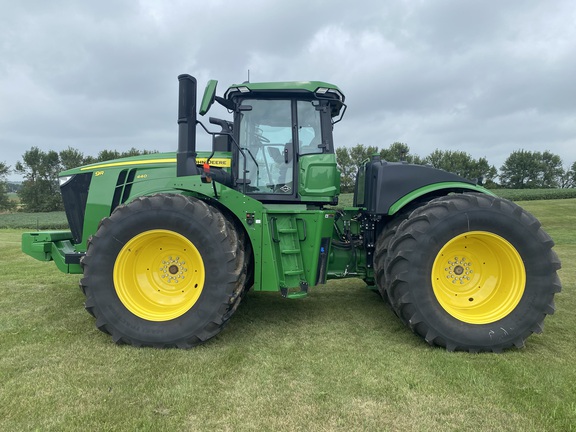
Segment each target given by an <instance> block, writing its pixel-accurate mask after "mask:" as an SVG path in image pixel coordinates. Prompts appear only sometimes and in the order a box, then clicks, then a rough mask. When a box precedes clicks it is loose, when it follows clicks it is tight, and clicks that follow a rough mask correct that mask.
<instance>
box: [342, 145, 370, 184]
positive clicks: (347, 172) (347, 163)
mask: <svg viewBox="0 0 576 432" xmlns="http://www.w3.org/2000/svg"><path fill="white" fill-rule="evenodd" d="M375 154H378V147H374V146H368V147H365V146H364V145H363V144H356V145H355V146H354V147H351V148H347V147H339V148H337V149H336V161H337V163H338V167H339V168H340V190H341V191H342V192H353V191H354V185H355V182H356V174H357V173H358V168H359V167H360V165H362V162H364V161H365V160H366V159H369V158H370V156H372V155H375Z"/></svg>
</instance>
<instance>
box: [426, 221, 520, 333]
mask: <svg viewBox="0 0 576 432" xmlns="http://www.w3.org/2000/svg"><path fill="white" fill-rule="evenodd" d="M525 285H526V270H525V268H524V263H523V262H522V258H521V257H520V254H519V253H518V251H517V250H516V248H514V246H512V245H511V244H510V243H509V242H508V241H507V240H506V239H504V238H502V237H500V236H498V235H496V234H493V233H489V232H485V231H471V232H468V233H465V234H460V235H458V236H456V237H454V238H453V239H452V240H450V241H449V242H448V243H446V244H445V245H444V247H443V248H442V249H441V250H440V252H439V253H438V255H437V256H436V259H435V260H434V264H433V266H432V288H433V290H434V295H435V296H436V299H437V300H438V302H439V303H440V305H441V306H442V307H443V308H444V310H445V311H446V312H448V313H449V314H450V315H452V316H453V317H454V318H456V319H458V320H460V321H464V322H466V323H470V324H487V323H491V322H494V321H498V320H499V319H502V318H504V317H506V316H507V315H508V314H509V313H510V312H512V311H513V310H514V308H515V307H516V306H517V305H518V303H519V302H520V299H521V298H522V295H523V294H524V288H525Z"/></svg>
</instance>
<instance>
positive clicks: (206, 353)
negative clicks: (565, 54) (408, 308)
mask: <svg viewBox="0 0 576 432" xmlns="http://www.w3.org/2000/svg"><path fill="white" fill-rule="evenodd" d="M521 204H522V205H523V206H524V207H525V208H527V209H528V210H529V211H531V212H532V213H534V214H535V215H536V216H537V217H539V218H540V220H541V221H542V223H543V225H544V228H545V229H546V230H547V231H548V232H549V234H550V235H551V236H552V237H553V238H554V239H555V241H556V244H557V246H556V251H557V253H558V254H559V256H560V258H561V259H562V262H563V265H564V267H563V269H562V270H561V271H560V277H561V279H562V282H563V287H564V290H563V292H562V293H561V294H559V295H558V296H557V301H556V304H557V313H556V314H554V315H553V316H550V317H548V318H547V319H546V329H545V331H544V333H543V334H541V335H534V336H532V337H531V338H529V339H528V341H527V346H526V348H524V349H522V350H510V351H507V352H505V353H503V354H500V355H497V354H477V355H472V354H465V353H447V352H446V351H444V350H442V349H437V348H431V347H429V346H428V345H427V344H426V343H425V342H423V341H422V340H421V339H420V338H418V337H416V336H414V335H413V334H412V333H411V332H410V331H409V330H408V329H406V328H405V327H404V326H403V325H402V324H401V323H400V321H399V320H398V319H397V318H396V317H395V316H394V314H393V313H392V312H391V311H390V310H388V309H387V308H386V307H385V305H384V304H383V302H382V301H381V300H380V298H379V296H378V295H376V294H375V293H374V292H372V291H369V290H367V289H366V287H365V286H364V284H363V283H362V282H361V281H355V280H344V281H337V282H330V283H329V284H327V285H326V286H323V287H319V288H314V289H313V290H312V293H311V294H310V295H309V296H308V298H306V299H302V300H285V299H282V298H281V297H280V295H279V294H275V293H266V294H264V293H250V294H249V295H248V297H247V299H246V301H245V302H244V303H243V304H242V305H241V306H240V308H239V310H238V311H237V312H236V314H235V316H234V317H233V318H232V320H231V322H230V325H229V326H228V327H227V328H226V329H225V330H224V331H223V332H222V333H221V334H220V335H219V336H218V337H216V338H215V339H214V340H213V341H211V342H209V343H208V344H206V345H204V346H201V347H198V348H195V349H193V350H189V351H179V350H155V349H135V348H132V347H126V346H116V345H114V344H113V343H112V341H111V340H110V338H109V336H107V335H105V334H103V333H101V332H99V331H98V330H97V329H96V328H95V326H94V320H93V318H92V317H90V316H89V315H88V314H87V313H86V312H85V311H84V309H83V307H82V305H83V295H82V293H81V292H80V290H79V289H78V288H77V284H78V279H79V277H78V276H73V275H64V274H61V273H60V272H59V271H58V270H57V269H56V267H55V266H54V265H53V264H52V263H40V262H37V261H34V260H33V259H31V258H29V257H27V256H25V255H23V254H22V253H21V252H20V243H19V242H20V235H21V232H22V230H15V229H2V230H0V338H1V339H0V347H1V353H2V355H1V357H0V430H2V431H25V430H41V431H63V430H79V429H82V430H103V431H115V430H142V431H180V430H182V431H189V430H193V431H214V430H224V431H227V430H228V431H253V430H258V431H280V430H281V431H333V430H337V431H350V430H366V431H387V430H389V431H432V430H433V431H462V430H474V431H518V430H522V431H523V432H527V431H576V391H575V387H576V385H575V383H576V367H575V366H576V342H575V340H574V333H575V329H576V296H575V291H576V269H575V266H574V265H573V263H574V262H575V261H576V230H575V229H574V226H575V225H576V199H567V200H557V201H531V202H526V203H521Z"/></svg>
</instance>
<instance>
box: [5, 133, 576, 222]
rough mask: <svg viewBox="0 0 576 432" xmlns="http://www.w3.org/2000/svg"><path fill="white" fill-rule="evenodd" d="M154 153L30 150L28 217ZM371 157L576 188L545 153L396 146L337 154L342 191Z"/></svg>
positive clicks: (573, 176)
mask: <svg viewBox="0 0 576 432" xmlns="http://www.w3.org/2000/svg"><path fill="white" fill-rule="evenodd" d="M150 153H155V151H149V150H137V149H135V148H131V149H130V150H128V151H127V152H118V151H117V150H103V151H101V152H99V153H98V155H97V156H85V155H84V154H83V153H82V152H81V151H79V150H77V149H74V148H71V147H69V148H67V149H66V150H62V151H60V152H56V151H53V150H50V151H47V152H44V151H42V150H40V149H39V148H38V147H32V148H31V149H30V150H28V151H26V152H25V153H24V155H23V156H22V161H18V162H17V163H16V166H15V167H14V170H13V171H15V172H16V173H19V174H21V175H22V176H23V178H24V181H23V182H22V184H21V185H20V188H19V189H18V192H17V193H18V196H19V198H20V202H21V203H22V204H23V205H24V206H25V208H26V211H29V212H45V211H57V210H62V209H63V207H62V199H61V197H60V189H59V184H58V174H59V173H60V172H61V171H64V170H67V169H71V168H76V167H78V166H82V165H87V164H90V163H96V162H103V161H107V160H111V159H117V158H122V157H128V156H137V155H142V154H150ZM373 155H379V156H380V157H381V158H382V159H383V160H386V161H389V162H400V161H405V162H408V163H414V164H420V165H430V166H432V167H434V168H439V169H443V170H445V171H449V172H452V173H455V174H458V175H460V176H461V177H464V178H467V179H471V180H476V179H481V182H482V183H483V184H484V185H485V186H487V187H489V188H509V189H553V188H573V187H576V162H574V163H573V164H572V165H571V167H570V168H567V169H565V168H564V165H563V162H562V159H561V158H560V156H558V155H555V154H553V153H551V152H550V151H548V150H546V151H543V152H539V151H537V152H531V151H526V150H517V151H514V152H512V153H511V154H510V156H508V158H507V159H506V160H505V162H504V164H503V165H502V166H501V167H500V171H498V170H497V169H496V167H495V166H494V165H490V164H489V163H488V161H487V160H486V158H479V159H474V158H473V157H472V156H470V155H469V154H468V153H466V152H462V151H451V150H438V149H436V150H434V151H433V152H432V153H430V154H429V155H428V156H426V157H420V156H418V155H413V154H411V153H410V148H409V147H408V145H407V144H404V143H400V142H395V143H393V144H391V145H390V146H389V147H388V148H384V149H379V148H378V147H375V146H364V145H363V144H357V145H356V146H354V147H350V148H348V147H340V148H337V149H336V158H337V162H338V167H339V168H340V172H341V175H340V186H341V190H342V192H353V191H354V184H355V181H356V173H357V172H358V167H359V166H360V165H361V164H362V162H363V161H365V160H366V159H369V158H370V157H371V156H373ZM11 171H12V170H11V169H10V166H8V165H6V163H4V162H0V210H14V208H15V205H14V202H13V201H12V200H10V199H9V196H8V192H10V191H11V190H13V189H9V186H13V185H9V184H8V182H7V181H6V177H7V176H8V174H10V172H11Z"/></svg>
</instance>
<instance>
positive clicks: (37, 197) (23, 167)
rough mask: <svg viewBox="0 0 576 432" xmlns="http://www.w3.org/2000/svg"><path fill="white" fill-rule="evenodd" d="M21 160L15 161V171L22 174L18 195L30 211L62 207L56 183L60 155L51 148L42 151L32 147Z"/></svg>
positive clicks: (52, 209) (59, 208)
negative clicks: (22, 180)
mask: <svg viewBox="0 0 576 432" xmlns="http://www.w3.org/2000/svg"><path fill="white" fill-rule="evenodd" d="M22 160H23V162H20V161H18V162H17V163H16V171H17V172H19V173H20V174H22V175H23V176H24V182H23V183H22V187H21V188H20V190H19V191H18V196H19V197H20V201H21V202H22V204H24V205H25V206H26V210H27V211H30V212H43V211H55V210H61V209H62V199H61V196H60V189H59V185H58V173H59V172H60V157H59V156H58V153H56V152H55V151H53V150H50V151H48V152H43V151H42V150H40V149H39V148H38V147H32V148H31V149H30V150H28V151H26V152H25V153H24V155H23V156H22Z"/></svg>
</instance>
